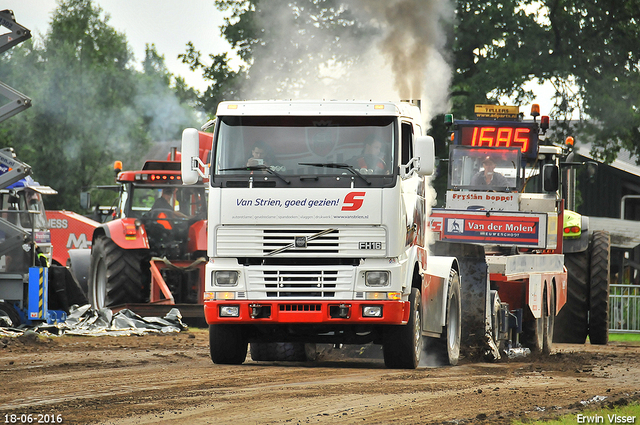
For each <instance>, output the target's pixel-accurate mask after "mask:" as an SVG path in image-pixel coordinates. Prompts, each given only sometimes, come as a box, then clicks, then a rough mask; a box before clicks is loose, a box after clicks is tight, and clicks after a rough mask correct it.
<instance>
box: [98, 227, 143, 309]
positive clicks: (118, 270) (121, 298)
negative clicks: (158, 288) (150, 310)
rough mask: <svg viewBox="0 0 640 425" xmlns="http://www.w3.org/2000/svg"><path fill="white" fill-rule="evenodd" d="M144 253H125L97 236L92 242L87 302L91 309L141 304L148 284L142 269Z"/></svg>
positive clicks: (136, 251)
mask: <svg viewBox="0 0 640 425" xmlns="http://www.w3.org/2000/svg"><path fill="white" fill-rule="evenodd" d="M145 255H146V254H145V252H144V251H141V250H125V249H122V248H120V247H119V246H118V245H116V244H115V242H113V241H112V240H111V239H109V238H107V237H105V236H101V237H98V238H96V240H95V241H93V248H92V250H91V270H90V272H89V285H88V286H89V291H88V292H89V302H90V303H91V305H92V306H93V307H94V308H104V307H111V306H115V305H120V304H126V303H139V302H145V301H146V299H147V296H148V294H146V293H145V292H146V291H145V287H148V282H147V280H148V279H147V278H146V275H145V273H144V272H143V270H142V264H143V263H144V256H145Z"/></svg>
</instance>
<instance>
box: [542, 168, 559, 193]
mask: <svg viewBox="0 0 640 425" xmlns="http://www.w3.org/2000/svg"><path fill="white" fill-rule="evenodd" d="M558 174H559V171H558V166H557V165H555V164H545V165H544V166H543V167H542V190H543V191H544V192H555V191H557V190H558V180H559V179H558Z"/></svg>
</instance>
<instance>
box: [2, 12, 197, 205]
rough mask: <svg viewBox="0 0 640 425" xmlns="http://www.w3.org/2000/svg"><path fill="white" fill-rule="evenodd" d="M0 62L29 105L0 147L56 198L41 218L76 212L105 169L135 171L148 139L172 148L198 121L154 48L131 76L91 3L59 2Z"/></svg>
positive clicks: (191, 98)
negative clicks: (33, 34)
mask: <svg viewBox="0 0 640 425" xmlns="http://www.w3.org/2000/svg"><path fill="white" fill-rule="evenodd" d="M2 59H3V60H2V62H0V80H2V81H4V82H6V83H7V84H9V85H11V86H12V87H15V88H17V89H19V90H20V89H21V90H20V91H22V92H24V93H25V94H27V95H28V96H29V97H31V98H32V99H33V106H32V107H31V108H30V109H28V110H26V111H25V112H23V113H21V114H18V115H16V116H15V117H12V118H11V119H9V120H7V121H5V122H3V123H2V127H0V128H1V130H0V146H3V147H4V146H13V147H14V148H15V149H16V151H17V154H18V157H19V158H20V159H21V160H23V161H25V162H27V163H28V164H30V165H31V166H32V167H33V171H34V177H35V178H36V180H39V181H40V182H41V183H43V184H47V185H49V186H52V187H53V188H55V189H56V190H58V192H59V194H58V195H56V196H51V197H49V198H48V199H47V207H48V208H50V209H63V208H64V209H70V210H76V211H77V210H78V209H79V205H78V200H79V193H80V191H81V190H86V189H88V188H90V187H93V186H95V185H96V184H107V183H112V182H113V177H114V175H113V170H112V164H113V161H114V160H117V159H119V160H126V162H125V164H124V165H125V168H126V169H135V168H138V167H140V166H141V165H142V158H143V156H144V155H145V154H146V153H147V152H148V150H149V147H150V146H151V143H152V140H154V141H155V140H171V139H177V138H179V134H180V132H181V131H182V129H183V128H184V127H186V126H193V125H194V124H195V123H197V122H200V121H201V119H200V118H199V117H197V116H196V115H195V112H194V109H193V105H194V103H195V96H196V93H195V91H194V90H193V89H191V88H189V87H188V86H187V85H186V84H185V83H184V80H182V79H177V78H174V77H173V76H172V75H171V74H170V73H168V72H167V69H166V66H165V64H164V58H163V57H162V56H161V55H160V54H158V52H157V51H156V50H155V47H154V46H151V47H148V48H147V52H146V56H145V59H144V61H143V63H142V68H143V70H142V72H140V71H137V70H136V69H135V68H134V66H133V61H132V60H133V56H132V53H131V51H130V49H129V47H128V44H127V40H126V38H125V35H124V34H121V33H119V32H117V31H116V30H115V29H113V28H112V27H111V26H110V25H109V16H108V15H104V14H103V11H102V9H100V8H99V7H97V6H96V5H95V4H94V2H93V1H92V0H61V1H60V2H59V4H58V7H57V8H56V10H55V13H54V15H53V17H52V20H51V26H50V29H49V30H48V31H47V33H46V35H45V36H44V39H43V40H35V41H31V40H30V41H28V42H26V43H23V44H21V45H20V46H17V47H14V48H13V49H11V50H9V51H8V52H6V53H5V54H4V55H3V58H2Z"/></svg>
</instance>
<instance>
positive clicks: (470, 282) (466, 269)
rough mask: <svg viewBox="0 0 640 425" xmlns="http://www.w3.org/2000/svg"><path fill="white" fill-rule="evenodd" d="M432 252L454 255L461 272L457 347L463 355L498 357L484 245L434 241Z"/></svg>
mask: <svg viewBox="0 0 640 425" xmlns="http://www.w3.org/2000/svg"><path fill="white" fill-rule="evenodd" d="M432 249H433V253H434V254H435V255H444V256H450V257H456V258H457V260H458V265H459V268H460V270H459V274H460V298H461V300H460V301H461V307H462V323H461V325H462V326H461V327H462V332H461V341H460V349H461V351H462V352H463V353H464V355H465V356H469V357H475V356H484V357H485V358H486V357H489V358H494V359H496V360H497V359H499V358H500V353H499V351H498V347H497V345H496V343H495V341H493V338H492V337H491V316H490V311H491V309H490V308H489V307H490V306H489V303H490V301H491V300H490V299H489V298H490V297H489V294H490V285H489V274H488V267H487V262H486V260H485V252H484V247H483V246H480V245H472V244H464V243H455V242H443V241H437V242H436V243H435V244H434V246H433V248H432Z"/></svg>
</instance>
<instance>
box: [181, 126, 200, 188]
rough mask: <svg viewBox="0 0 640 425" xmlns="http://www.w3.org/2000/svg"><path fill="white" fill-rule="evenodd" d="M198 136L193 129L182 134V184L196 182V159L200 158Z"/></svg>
mask: <svg viewBox="0 0 640 425" xmlns="http://www.w3.org/2000/svg"><path fill="white" fill-rule="evenodd" d="M199 154H200V135H199V134H198V130H196V129H195V128H187V129H185V130H184V131H183V132H182V154H181V158H180V162H181V170H182V184H195V183H197V182H198V176H199V173H198V167H199V164H198V159H199V157H200V155H199Z"/></svg>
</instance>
